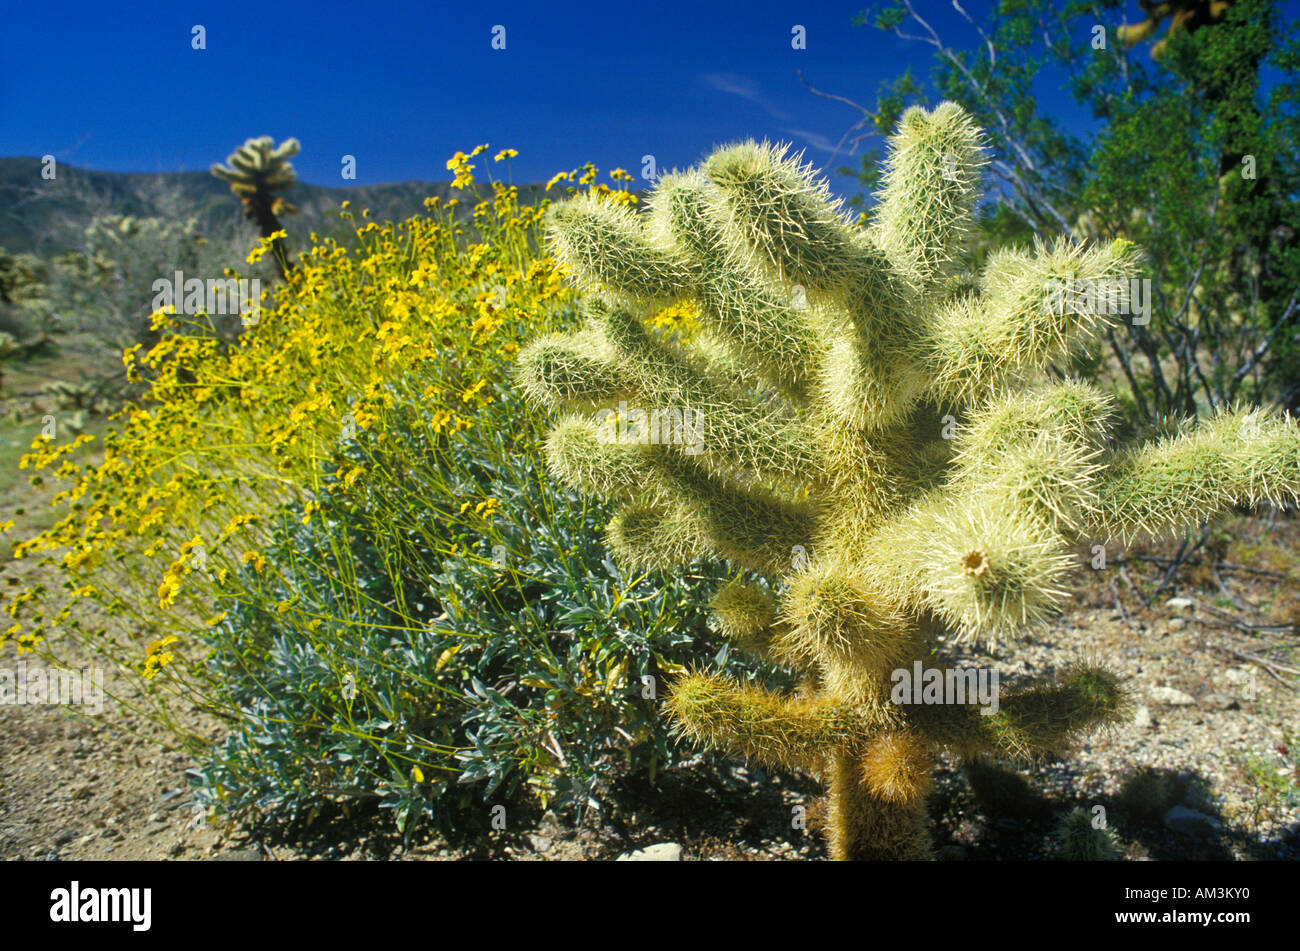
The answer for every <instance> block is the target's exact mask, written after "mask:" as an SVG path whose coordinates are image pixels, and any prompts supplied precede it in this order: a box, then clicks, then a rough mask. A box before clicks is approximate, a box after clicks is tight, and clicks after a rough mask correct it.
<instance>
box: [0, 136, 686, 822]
mask: <svg viewBox="0 0 1300 951" xmlns="http://www.w3.org/2000/svg"><path fill="white" fill-rule="evenodd" d="M485 148H486V147H485V146H481V147H479V148H478V149H475V150H474V151H473V152H472V153H471V154H469V155H465V154H464V153H457V155H456V156H454V157H453V158H452V160H451V161H450V162H448V170H449V171H451V172H453V174H454V175H455V181H454V182H453V184H454V185H455V186H456V187H458V188H460V189H462V190H464V191H465V194H466V195H467V196H470V195H472V196H473V199H476V200H474V202H473V204H472V209H470V208H465V207H461V206H460V201H459V200H452V201H449V202H446V203H445V204H444V203H441V202H439V201H438V200H437V199H430V200H428V201H426V206H427V210H428V213H427V214H426V215H421V216H416V217H413V218H411V219H409V220H408V221H405V222H402V223H400V224H396V225H394V224H383V225H381V224H378V223H376V222H373V221H369V220H366V219H367V218H368V213H367V212H362V214H361V219H362V221H363V222H364V223H359V226H358V227H357V228H356V242H355V246H352V247H344V246H341V245H339V244H338V243H336V242H334V241H330V240H323V241H322V240H317V239H316V237H315V236H314V235H313V246H312V247H311V248H310V249H309V250H308V251H307V252H306V253H304V254H303V256H302V260H301V262H300V263H299V265H298V266H297V267H295V268H294V269H293V270H292V271H291V272H290V277H289V279H288V282H287V283H286V284H284V285H282V286H279V287H277V288H276V290H275V292H274V294H273V297H272V299H269V300H268V301H267V302H266V303H265V304H264V305H263V306H262V308H261V311H260V314H259V315H258V319H257V321H256V322H255V323H252V324H251V325H250V326H248V327H246V328H245V329H244V331H243V332H242V333H240V334H238V335H237V336H236V335H234V334H232V333H231V328H230V327H229V326H224V325H223V321H228V320H232V319H234V320H238V319H239V318H220V317H215V316H211V315H207V314H198V315H193V316H189V315H181V314H176V313H161V312H160V313H155V314H154V316H153V324H154V328H155V330H156V331H157V332H158V333H159V334H160V339H159V340H158V342H157V343H156V344H155V345H154V346H152V347H151V348H149V349H148V350H145V349H144V348H143V347H142V346H134V347H131V348H129V349H127V350H126V351H125V353H124V355H123V361H124V363H125V365H126V368H127V371H128V374H129V376H130V378H131V379H132V380H133V381H136V382H137V383H138V384H139V385H140V387H141V396H140V398H139V399H138V400H137V401H136V402H134V403H132V404H130V405H128V406H126V407H124V409H123V410H122V411H121V412H120V413H119V414H117V415H116V416H115V417H114V420H115V423H114V426H113V428H111V429H110V430H109V431H108V432H107V433H106V435H105V437H104V439H103V446H102V450H101V451H100V452H99V453H92V449H93V447H92V446H91V445H89V444H90V443H91V442H92V439H91V437H89V436H80V437H78V438H77V439H75V440H70V441H62V442H61V441H59V440H58V438H57V437H54V438H46V437H44V436H38V437H37V438H36V439H35V441H34V442H33V444H32V448H31V451H30V453H28V455H26V456H25V457H24V458H23V460H22V463H21V465H22V467H23V468H26V469H32V470H34V471H35V475H33V477H32V478H33V482H34V483H37V484H40V483H42V481H44V480H49V481H51V482H54V483H57V488H58V490H59V491H57V494H55V495H54V496H53V499H52V504H53V505H54V506H55V507H56V508H58V509H59V510H60V512H61V513H63V515H62V517H61V518H60V519H59V521H57V522H56V524H55V525H54V526H53V527H52V528H50V529H49V530H48V531H45V532H42V533H41V534H39V535H36V536H35V537H33V538H31V539H28V540H25V541H20V542H19V543H18V544H17V545H15V549H14V554H15V557H16V558H38V559H40V564H42V565H44V566H46V567H47V569H48V574H49V575H52V576H54V577H57V578H58V579H59V581H58V583H54V584H45V585H36V586H34V587H31V588H26V589H23V590H20V591H18V592H16V593H15V594H14V595H13V596H12V597H11V598H10V600H9V602H8V604H7V606H6V609H7V611H8V613H9V615H10V621H11V622H12V623H11V624H10V625H9V626H8V628H7V630H6V632H5V633H3V634H0V648H3V646H4V644H5V642H6V641H13V642H14V644H15V646H16V648H17V649H18V650H19V652H28V651H34V652H37V653H44V654H49V655H50V656H53V647H52V646H51V644H50V643H49V642H47V641H46V640H45V638H46V635H53V634H57V637H56V638H54V640H55V641H58V640H60V639H62V638H65V637H71V638H77V639H80V640H81V641H83V642H84V643H85V644H86V645H87V646H89V647H90V648H92V649H93V650H95V651H96V652H97V653H98V654H99V656H101V657H102V658H103V659H104V660H105V661H106V662H107V664H109V665H111V668H112V671H111V673H110V676H109V684H108V686H109V688H110V692H111V693H113V694H115V695H118V696H125V695H126V694H130V695H131V696H136V695H138V696H139V697H141V698H142V700H141V701H139V703H143V704H144V710H143V712H146V713H149V714H150V715H152V716H154V717H155V718H156V719H158V720H159V721H160V722H162V723H164V724H166V725H168V726H170V727H172V729H173V730H175V731H176V732H177V734H178V735H179V736H180V737H181V739H182V740H183V741H185V743H186V744H187V745H188V746H189V747H190V748H191V749H192V750H194V751H195V752H196V753H198V754H199V755H200V757H201V758H202V759H203V761H204V766H203V768H202V770H201V771H200V773H199V775H198V776H197V778H196V782H197V783H198V784H199V785H200V787H201V789H202V794H203V795H204V796H205V797H207V798H208V799H210V800H212V801H216V802H218V803H220V804H223V805H224V806H225V807H226V808H229V809H235V810H244V809H262V810H268V809H269V810H280V811H281V812H282V813H283V814H286V815H292V816H297V815H306V816H308V817H309V816H311V815H312V814H313V810H315V811H319V810H320V809H321V808H323V807H324V804H325V803H326V802H328V801H331V800H339V799H342V800H348V799H379V800H380V801H381V802H382V803H383V804H384V805H386V806H390V807H392V808H393V809H395V810H396V811H397V815H398V819H399V823H400V824H401V825H403V826H404V827H407V828H409V825H408V820H409V818H410V817H411V816H412V815H415V814H422V813H424V812H427V811H428V809H429V804H430V803H431V802H432V801H434V800H436V799H437V798H438V797H439V796H442V795H443V794H444V793H445V792H447V791H448V790H449V789H452V788H455V784H454V783H453V781H454V780H456V779H457V778H463V779H464V780H465V783H466V785H463V786H462V787H461V788H463V789H469V786H470V785H472V784H474V783H478V784H479V785H480V786H481V787H482V789H483V791H485V792H488V793H493V792H496V790H497V789H498V788H500V787H501V786H502V784H504V785H505V791H509V790H511V789H512V788H513V787H514V786H516V785H518V784H519V783H520V782H521V781H522V782H526V783H528V784H529V785H531V786H533V787H535V788H536V789H537V790H538V791H539V792H540V793H541V794H542V795H543V796H556V795H558V796H560V797H561V798H562V799H564V800H565V801H572V802H580V801H582V799H583V798H584V797H585V798H590V797H591V796H592V795H593V794H594V791H595V790H596V788H597V786H598V785H599V781H600V780H601V779H602V778H608V777H609V776H611V775H612V774H613V771H614V770H615V769H616V768H622V767H625V766H627V765H634V766H635V765H643V764H645V765H650V766H652V767H654V766H655V765H657V764H660V763H663V762H665V761H667V760H668V759H669V758H670V756H671V750H670V747H669V745H668V742H667V738H666V736H665V735H664V733H663V732H662V730H661V729H660V728H659V727H658V725H657V719H656V718H655V715H654V711H653V705H652V704H650V703H649V701H648V700H647V699H643V698H642V696H641V693H642V691H643V689H644V688H643V684H642V681H641V679H640V678H641V677H642V676H651V677H653V676H657V674H658V672H660V671H665V670H673V669H676V667H677V666H678V665H680V664H681V663H682V662H684V661H685V660H687V659H689V657H690V656H692V655H691V654H690V650H689V648H690V644H691V642H692V639H693V638H694V637H695V636H696V635H698V634H702V633H704V631H703V627H702V622H701V620H700V618H699V617H698V616H697V615H696V613H695V611H694V608H692V607H690V605H692V604H694V603H697V602H698V592H696V591H694V587H693V586H694V585H695V584H697V583H702V581H697V580H691V579H689V578H688V579H683V580H680V581H672V580H670V579H648V578H644V577H633V576H625V575H624V574H623V573H622V572H621V570H620V569H619V568H618V567H617V566H615V565H613V564H612V563H610V562H608V561H607V560H605V558H604V556H603V555H601V554H600V549H599V547H598V546H599V544H600V537H601V532H600V527H601V525H602V521H601V520H602V519H603V518H604V516H605V513H603V512H602V511H601V510H598V509H592V508H587V507H584V505H583V503H582V502H580V501H579V500H577V499H576V498H573V497H571V496H568V495H564V494H555V492H556V491H557V490H550V489H547V488H546V487H545V486H544V484H543V481H542V479H541V478H540V476H539V475H538V473H539V472H540V471H541V465H540V452H541V450H540V449H539V448H538V445H537V439H536V436H535V432H536V428H535V426H534V424H533V420H532V419H531V418H530V417H529V416H528V415H527V413H526V412H525V411H524V410H523V409H522V408H521V407H520V406H519V405H517V404H516V403H515V402H514V401H513V400H511V399H509V397H508V393H509V386H510V377H511V374H512V373H513V361H514V356H515V354H516V353H517V351H518V349H519V345H520V343H521V342H522V341H523V340H525V339H527V338H530V337H532V336H533V335H535V334H537V333H543V332H546V331H549V330H553V329H557V328H560V327H562V326H565V325H567V324H568V323H570V322H571V321H572V320H573V316H572V315H573V313H574V309H573V304H574V300H573V297H572V292H571V291H569V290H568V289H567V287H566V286H565V284H564V283H563V279H562V277H563V276H562V274H561V273H560V271H559V269H558V268H557V266H556V264H555V263H554V262H553V261H552V260H551V259H549V258H547V257H545V256H543V255H542V254H541V253H540V251H539V246H538V240H537V237H538V231H537V228H538V224H539V221H540V218H541V215H542V213H543V211H544V209H545V205H544V204H543V205H542V206H540V207H521V206H520V205H519V203H518V197H517V191H516V189H515V188H514V187H513V186H511V185H508V184H504V183H500V182H492V183H491V188H490V192H489V193H488V194H487V195H486V196H485V195H483V194H481V193H480V192H479V191H478V188H477V186H476V184H475V180H474V176H473V165H472V164H471V163H472V160H473V159H474V158H475V157H476V156H477V155H479V154H480V153H481V152H482V151H483V150H484V149H485ZM512 154H513V152H512V151H511V150H507V151H505V152H502V153H499V154H498V155H497V157H496V158H497V160H498V161H504V160H506V159H508V158H509V157H510V156H511V155H512ZM595 174H596V170H595V169H594V168H593V167H591V166H586V167H584V169H583V170H582V172H581V173H579V172H577V171H575V172H570V173H562V175H561V176H557V178H556V179H553V180H552V184H551V186H548V187H553V186H554V185H556V184H558V183H559V182H560V181H562V180H566V179H567V180H568V181H571V182H575V183H576V185H577V186H578V187H582V186H588V187H590V190H591V191H592V192H594V193H596V194H597V195H599V196H601V198H602V199H603V200H606V201H612V202H628V203H631V202H635V197H634V196H633V195H631V193H629V192H627V191H626V190H624V189H611V188H609V187H607V186H603V185H595ZM613 177H614V179H615V181H616V182H620V183H625V182H626V180H627V178H628V176H626V173H621V174H620V173H619V172H618V171H616V172H615V173H614V176H613ZM574 190H575V188H574V187H572V186H570V187H569V188H568V191H570V192H573V191H574ZM468 200H470V199H468V198H467V201H468ZM342 214H343V216H344V217H345V218H348V219H349V220H355V219H353V218H352V215H353V212H352V211H351V210H349V209H348V207H347V203H344V208H343V211H342ZM267 240H270V239H264V241H263V245H262V247H263V248H264V247H265V245H266V241H267ZM258 250H259V249H255V250H254V253H253V254H251V255H250V259H253V260H255V259H256V257H257V256H258V255H257V251H258ZM227 273H228V274H231V275H232V276H234V275H233V272H227ZM263 296H264V297H267V296H268V295H267V294H264V295H263ZM689 322H690V315H689V314H688V313H678V312H673V313H667V314H664V315H662V318H661V323H662V324H663V326H664V327H665V328H666V331H665V332H672V330H673V329H676V328H684V327H686V326H687V325H688V324H689ZM232 338H233V339H232ZM87 602H89V603H92V604H93V605H94V606H95V607H94V608H91V609H88V604H87ZM602 612H603V613H602ZM597 617H602V618H604V619H605V623H604V624H596V625H593V624H592V623H591V622H592V621H593V620H594V619H595V618H597ZM580 620H581V621H582V623H581V624H580V623H579V621H580ZM566 632H573V633H572V634H570V633H566ZM579 632H580V633H579ZM114 677H116V680H117V683H118V687H117V689H115V690H114V689H112V688H113V680H114ZM127 682H131V683H133V684H134V685H135V686H136V687H137V688H139V689H137V690H134V691H126V690H124V689H123V687H122V685H123V684H125V683H127ZM132 702H133V703H136V702H137V701H132ZM177 702H180V703H184V704H192V705H197V706H199V707H201V708H203V709H205V710H208V711H211V712H214V713H217V714H222V715H224V716H225V717H226V718H227V719H228V720H229V721H230V722H231V723H233V726H232V728H231V731H230V735H229V737H228V739H227V740H226V741H225V742H224V744H223V745H221V746H219V747H217V748H214V747H211V746H209V745H208V744H207V743H206V741H204V740H203V739H202V738H200V737H196V736H193V735H190V734H189V733H188V732H187V731H186V730H185V729H184V728H183V727H182V726H181V725H180V723H179V722H178V720H177V718H176V717H175V716H174V713H175V710H176V707H175V704H176V703H177ZM566 746H567V747H568V749H567V750H566Z"/></svg>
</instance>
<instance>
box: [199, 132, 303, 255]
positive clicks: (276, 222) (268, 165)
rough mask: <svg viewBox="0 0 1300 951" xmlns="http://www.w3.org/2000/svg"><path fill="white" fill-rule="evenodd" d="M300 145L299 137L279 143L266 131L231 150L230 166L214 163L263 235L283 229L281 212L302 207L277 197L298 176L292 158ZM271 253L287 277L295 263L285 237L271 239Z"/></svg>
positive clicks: (216, 173) (217, 173)
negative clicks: (290, 257) (277, 193)
mask: <svg viewBox="0 0 1300 951" xmlns="http://www.w3.org/2000/svg"><path fill="white" fill-rule="evenodd" d="M299 148H300V146H299V144H298V140H297V139H285V140H284V141H283V142H281V143H280V144H279V145H278V146H275V145H273V143H272V141H271V137H270V136H269V135H264V136H262V137H261V138H257V139H249V140H248V141H247V142H245V143H244V144H243V145H241V146H240V147H239V148H237V149H235V151H233V152H231V153H230V156H229V157H228V158H227V159H226V162H227V163H228V164H229V167H227V166H225V165H221V164H220V163H216V164H214V165H213V166H212V174H213V175H215V176H217V178H220V179H221V180H222V181H226V182H229V183H230V190H231V191H232V192H234V193H235V194H236V195H238V196H239V199H240V201H242V202H243V204H244V217H245V218H247V219H248V220H249V221H252V222H254V223H255V224H256V225H257V227H258V229H259V230H260V231H261V232H262V237H263V238H269V237H271V235H273V234H275V233H276V232H277V231H282V230H283V228H282V227H281V225H280V219H279V217H278V216H279V215H286V214H293V213H294V212H296V211H297V210H298V209H297V208H295V207H294V206H293V205H291V204H289V202H287V201H285V199H284V198H283V197H277V196H276V192H282V191H287V190H288V189H290V188H292V187H293V184H294V182H296V181H297V180H298V176H297V174H296V173H295V172H294V170H293V165H292V164H291V163H290V162H289V159H290V158H291V157H292V156H294V155H297V154H298V150H299ZM271 255H272V256H273V257H274V258H275V263H276V266H277V267H278V268H279V269H280V276H281V277H287V276H288V273H289V269H290V267H291V266H292V265H291V264H290V263H289V255H288V251H287V249H286V248H285V244H284V239H283V238H278V237H277V238H276V239H275V240H274V241H272V242H271Z"/></svg>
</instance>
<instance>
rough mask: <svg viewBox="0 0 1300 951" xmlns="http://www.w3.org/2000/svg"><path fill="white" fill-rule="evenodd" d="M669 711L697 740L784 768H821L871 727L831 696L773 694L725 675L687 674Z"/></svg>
mask: <svg viewBox="0 0 1300 951" xmlns="http://www.w3.org/2000/svg"><path fill="white" fill-rule="evenodd" d="M667 709H668V711H669V714H670V716H671V717H672V719H673V721H674V723H675V724H676V725H677V727H678V729H679V731H680V732H681V734H682V735H683V736H685V737H686V738H687V739H689V740H691V741H692V742H695V743H697V744H700V745H702V746H706V747H712V748H718V749H725V750H727V751H729V752H731V753H733V754H735V755H738V756H745V757H750V758H752V759H755V760H757V761H758V762H760V763H763V764H764V765H767V766H772V767H777V768H784V769H790V768H796V767H811V766H815V765H817V764H818V763H819V762H820V761H821V760H822V759H823V758H825V757H828V756H830V755H831V754H833V753H834V752H835V751H836V750H837V749H839V748H840V747H842V746H844V745H845V744H846V743H848V742H851V741H853V740H854V739H855V738H860V737H862V736H863V735H865V734H866V732H867V730H868V729H870V726H871V724H869V723H867V722H865V721H863V719H862V718H861V717H860V716H858V715H857V714H856V713H855V712H854V711H853V710H851V709H850V708H848V707H845V706H843V705H839V704H836V703H833V702H830V701H828V700H826V699H825V698H822V697H799V696H787V695H783V694H778V693H772V692H770V691H767V690H763V689H762V688H759V687H751V686H742V685H740V684H737V683H736V682H735V681H733V680H731V679H730V678H728V677H724V676H722V675H720V674H705V673H690V674H684V675H682V676H681V677H680V678H679V679H678V680H677V682H676V683H675V684H674V685H673V688H672V692H671V695H670V696H669V698H668V701H667Z"/></svg>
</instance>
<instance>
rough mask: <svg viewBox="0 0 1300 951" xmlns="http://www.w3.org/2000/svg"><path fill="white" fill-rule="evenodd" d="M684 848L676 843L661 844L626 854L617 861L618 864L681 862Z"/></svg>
mask: <svg viewBox="0 0 1300 951" xmlns="http://www.w3.org/2000/svg"><path fill="white" fill-rule="evenodd" d="M681 860H682V847H681V846H680V845H678V844H677V843H676V842H660V843H658V844H657V845H649V846H646V847H645V848H644V849H638V850H637V851H635V852H624V853H623V854H622V855H620V856H619V857H618V858H617V859H616V860H615V861H618V862H680V861H681Z"/></svg>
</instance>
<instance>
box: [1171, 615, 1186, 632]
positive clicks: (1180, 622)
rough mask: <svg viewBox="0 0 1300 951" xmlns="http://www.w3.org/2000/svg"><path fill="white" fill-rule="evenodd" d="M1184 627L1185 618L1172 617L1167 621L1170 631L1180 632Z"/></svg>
mask: <svg viewBox="0 0 1300 951" xmlns="http://www.w3.org/2000/svg"><path fill="white" fill-rule="evenodd" d="M1186 626H1187V618H1185V617H1174V618H1170V619H1169V630H1171V631H1181V630H1182V629H1183V628H1185V627H1186Z"/></svg>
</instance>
